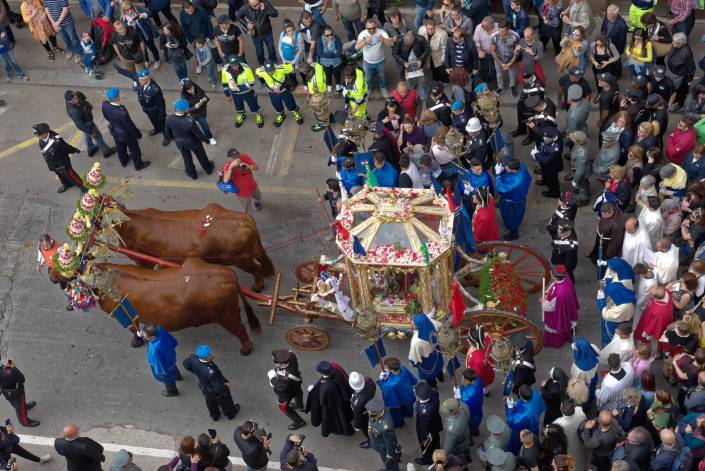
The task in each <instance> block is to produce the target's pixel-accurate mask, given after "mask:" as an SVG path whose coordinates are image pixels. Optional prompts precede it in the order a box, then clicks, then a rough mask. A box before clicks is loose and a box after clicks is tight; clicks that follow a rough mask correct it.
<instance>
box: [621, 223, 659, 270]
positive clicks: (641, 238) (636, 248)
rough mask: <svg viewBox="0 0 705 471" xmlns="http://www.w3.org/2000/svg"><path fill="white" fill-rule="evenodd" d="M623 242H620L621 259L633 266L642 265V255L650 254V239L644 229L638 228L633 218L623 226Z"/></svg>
mask: <svg viewBox="0 0 705 471" xmlns="http://www.w3.org/2000/svg"><path fill="white" fill-rule="evenodd" d="M624 229H625V231H624V242H622V258H623V259H624V260H626V261H627V263H629V265H631V266H634V265H636V264H637V263H644V255H645V254H646V253H648V252H651V251H652V250H653V249H652V248H651V239H649V234H648V233H647V232H646V230H645V229H643V228H642V227H640V226H639V223H638V222H637V219H636V218H635V217H630V218H629V219H627V222H626V223H625V224H624Z"/></svg>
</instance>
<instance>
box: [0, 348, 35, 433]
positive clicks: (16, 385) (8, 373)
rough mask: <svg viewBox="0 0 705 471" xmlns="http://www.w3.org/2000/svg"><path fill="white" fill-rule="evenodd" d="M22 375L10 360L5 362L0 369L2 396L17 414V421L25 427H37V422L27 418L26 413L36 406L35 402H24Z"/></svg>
mask: <svg viewBox="0 0 705 471" xmlns="http://www.w3.org/2000/svg"><path fill="white" fill-rule="evenodd" d="M24 381H25V379H24V375H23V374H22V372H21V371H20V370H19V369H18V368H17V367H16V366H15V363H14V362H13V361H12V360H7V361H6V362H5V364H4V365H2V369H0V387H2V395H3V396H5V399H7V400H8V401H9V402H10V404H12V407H14V408H15V412H17V420H19V421H20V423H21V424H22V425H24V426H25V427H36V426H37V425H39V421H38V420H34V419H30V418H29V417H27V411H28V410H29V409H31V408H32V407H34V406H35V405H36V402H34V401H30V402H26V398H25V393H24Z"/></svg>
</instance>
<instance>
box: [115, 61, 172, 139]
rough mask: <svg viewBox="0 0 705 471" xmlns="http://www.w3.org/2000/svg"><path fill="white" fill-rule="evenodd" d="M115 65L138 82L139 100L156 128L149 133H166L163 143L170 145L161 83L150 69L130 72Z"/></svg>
mask: <svg viewBox="0 0 705 471" xmlns="http://www.w3.org/2000/svg"><path fill="white" fill-rule="evenodd" d="M113 67H115V70H117V71H118V73H120V74H122V75H124V76H125V77H129V78H131V79H132V80H133V81H135V82H138V84H139V85H138V86H137V101H139V103H140V106H141V107H142V111H144V113H145V114H146V115H147V118H149V122H150V123H152V126H154V128H153V129H152V130H151V131H149V135H150V136H156V135H157V134H159V133H164V140H163V141H162V145H163V146H168V145H169V142H171V139H170V138H169V136H168V135H167V133H166V132H165V122H166V102H165V101H164V94H163V93H162V89H161V88H160V87H159V84H157V82H155V81H154V79H153V78H152V77H151V76H150V75H149V69H142V70H139V71H137V72H130V71H129V70H127V69H123V68H122V67H120V66H118V65H117V64H113Z"/></svg>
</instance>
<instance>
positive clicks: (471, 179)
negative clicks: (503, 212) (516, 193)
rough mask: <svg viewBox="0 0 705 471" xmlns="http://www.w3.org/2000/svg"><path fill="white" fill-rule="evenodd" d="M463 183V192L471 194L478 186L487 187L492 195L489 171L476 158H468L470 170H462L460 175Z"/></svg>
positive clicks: (492, 189)
mask: <svg viewBox="0 0 705 471" xmlns="http://www.w3.org/2000/svg"><path fill="white" fill-rule="evenodd" d="M461 178H462V179H463V183H464V184H465V192H466V193H468V194H470V195H471V194H473V193H474V192H475V190H477V189H479V188H487V190H488V191H489V192H490V194H491V195H492V196H494V183H492V177H490V174H489V172H487V170H485V169H484V168H482V162H480V160H478V159H471V160H470V171H468V172H463V174H462V175H461Z"/></svg>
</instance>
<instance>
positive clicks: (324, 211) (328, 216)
mask: <svg viewBox="0 0 705 471" xmlns="http://www.w3.org/2000/svg"><path fill="white" fill-rule="evenodd" d="M316 195H317V196H318V203H319V204H320V205H321V211H323V214H325V215H326V219H328V223H329V224H333V219H331V217H330V215H329V214H328V211H326V206H325V204H324V203H323V197H322V196H321V192H320V191H318V189H316Z"/></svg>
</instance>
